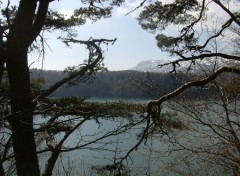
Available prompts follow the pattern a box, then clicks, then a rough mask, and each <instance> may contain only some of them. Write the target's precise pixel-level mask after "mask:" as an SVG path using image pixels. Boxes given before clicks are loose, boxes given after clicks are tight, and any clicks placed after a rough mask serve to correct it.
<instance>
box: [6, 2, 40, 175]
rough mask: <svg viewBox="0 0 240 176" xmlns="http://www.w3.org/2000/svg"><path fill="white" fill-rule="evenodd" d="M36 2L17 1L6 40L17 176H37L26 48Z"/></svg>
mask: <svg viewBox="0 0 240 176" xmlns="http://www.w3.org/2000/svg"><path fill="white" fill-rule="evenodd" d="M36 7H37V1H36V0H21V1H20V3H19V7H18V11H17V14H16V17H15V19H14V22H13V24H12V25H11V27H10V30H9V34H8V38H7V49H6V67H7V72H8V79H9V85H10V99H11V113H12V115H11V117H10V119H9V122H10V124H11V127H12V140H13V150H14V156H15V161H16V168H17V174H18V176H40V170H39V165H38V158H37V153H36V144H35V139H34V131H33V115H32V114H33V113H32V112H33V109H32V97H31V89H30V74H29V68H28V47H29V45H31V42H32V39H31V34H32V32H33V31H32V27H33V21H34V16H35V10H36Z"/></svg>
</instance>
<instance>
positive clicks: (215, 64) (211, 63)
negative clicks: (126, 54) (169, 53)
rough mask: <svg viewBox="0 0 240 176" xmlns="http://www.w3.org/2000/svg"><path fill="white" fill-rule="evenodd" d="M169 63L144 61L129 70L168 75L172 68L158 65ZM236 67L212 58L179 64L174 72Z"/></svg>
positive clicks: (225, 61) (197, 71) (198, 71)
mask: <svg viewBox="0 0 240 176" xmlns="http://www.w3.org/2000/svg"><path fill="white" fill-rule="evenodd" d="M167 62H169V61H167V60H144V61H141V62H140V63H139V64H137V65H136V66H135V67H133V68H132V69H130V70H134V71H141V72H158V73H169V72H171V71H172V70H173V66H172V65H171V64H170V65H166V66H163V67H161V68H160V67H158V65H160V64H164V63H167ZM233 64H234V65H236V64H239V63H236V62H234V63H233V62H231V63H229V61H227V60H224V59H217V60H216V59H214V58H208V59H204V60H198V61H196V62H195V63H194V64H193V63H191V62H189V61H184V62H180V63H179V65H176V70H177V71H178V72H183V73H186V72H191V73H200V72H201V71H203V70H205V71H206V70H208V71H211V70H213V69H217V68H219V67H223V66H227V65H228V66H229V65H233Z"/></svg>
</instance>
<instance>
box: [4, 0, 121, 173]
mask: <svg viewBox="0 0 240 176" xmlns="http://www.w3.org/2000/svg"><path fill="white" fill-rule="evenodd" d="M53 1H54V0H30V1H29V0H20V1H19V6H18V7H17V6H11V2H12V1H11V0H9V1H8V3H7V5H6V8H5V9H2V17H1V26H0V29H1V30H0V34H1V37H0V38H1V42H0V45H1V47H0V55H1V57H0V58H1V59H0V69H1V70H0V71H1V72H0V80H1V84H2V82H3V80H2V78H3V76H4V72H5V71H6V72H7V79H8V82H9V90H10V91H9V93H10V107H11V110H9V112H10V113H9V114H6V113H5V115H3V116H2V119H4V120H7V121H8V123H9V124H10V127H9V128H10V130H11V137H10V138H11V139H10V141H12V146H13V151H14V157H15V161H16V168H17V173H18V175H24V176H27V175H34V176H37V175H40V171H39V165H38V157H37V151H36V144H35V136H34V129H33V112H34V108H36V105H37V104H38V103H39V102H40V101H41V100H43V99H44V98H45V97H47V96H48V95H49V94H51V93H52V92H53V91H55V90H56V89H57V88H58V87H59V86H61V85H63V84H65V83H67V82H69V81H73V80H74V79H75V81H76V79H82V80H86V79H87V78H88V77H89V76H90V75H91V74H93V73H94V72H96V71H97V70H101V69H102V65H101V63H102V60H103V56H102V50H101V48H100V45H101V44H103V43H109V42H110V43H113V42H114V41H115V39H113V40H107V39H99V40H98V39H96V40H95V39H90V40H88V41H80V40H75V39H73V37H74V34H73V33H71V30H70V29H71V28H72V27H74V26H79V25H83V24H84V23H85V22H86V20H87V19H90V20H93V21H96V20H98V19H101V18H105V17H110V13H111V9H112V6H114V5H119V4H120V3H121V1H115V0H113V1H104V5H106V7H102V6H99V4H101V3H102V1H95V0H94V1H92V0H90V1H82V5H83V6H82V7H79V9H76V10H75V12H74V14H73V15H72V16H71V17H70V18H69V19H65V18H64V16H63V15H62V14H59V13H58V12H56V11H53V10H50V9H49V4H50V3H52V2H53ZM43 30H46V31H54V30H62V31H65V32H67V33H68V35H69V37H68V38H65V39H63V40H64V42H65V43H66V44H69V43H79V44H84V45H86V47H87V49H88V50H89V58H88V59H87V61H86V63H83V64H82V65H79V67H75V68H71V69H69V73H70V74H69V76H68V77H66V78H65V79H63V80H61V81H59V82H58V83H56V84H55V85H53V86H52V87H51V88H50V89H48V90H46V91H43V92H41V93H40V94H38V95H37V96H36V97H33V96H32V94H31V87H30V73H29V68H28V53H29V52H31V51H32V50H35V49H40V50H41V48H38V47H37V46H38V42H41V41H44V40H43V36H42V35H41V31H43ZM42 49H43V48H42ZM4 108H5V109H6V107H4ZM53 157H55V159H56V158H57V155H56V154H55V156H53ZM26 168H27V169H26ZM1 173H2V174H3V169H1Z"/></svg>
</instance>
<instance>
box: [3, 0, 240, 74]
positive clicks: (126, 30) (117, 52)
mask: <svg viewBox="0 0 240 176" xmlns="http://www.w3.org/2000/svg"><path fill="white" fill-rule="evenodd" d="M149 1H153V0H149ZM162 1H165V2H170V1H173V0H162ZM232 1H235V2H237V3H239V0H232ZM3 2H4V1H3ZM11 2H13V3H14V2H15V3H17V2H18V0H12V1H11ZM141 2H142V0H126V3H125V4H124V5H123V6H121V7H117V8H115V9H114V11H113V14H112V17H111V18H107V19H102V20H99V21H97V22H94V23H93V22H90V21H88V22H87V23H86V24H85V25H82V26H80V27H77V28H75V30H76V31H77V33H78V36H77V37H76V39H79V40H88V39H89V38H90V37H93V38H95V39H101V38H106V39H114V38H117V41H116V43H115V44H114V45H109V46H108V47H106V46H103V50H104V56H105V59H104V63H105V66H106V67H107V68H108V69H109V70H111V71H113V70H127V69H131V68H133V67H134V66H136V65H137V64H138V63H139V62H141V61H144V60H166V61H168V60H170V59H175V58H170V56H169V54H168V53H164V52H161V50H160V49H159V48H158V47H157V44H156V40H155V36H156V35H157V34H152V33H149V32H148V31H145V30H143V29H142V28H141V26H140V25H139V24H138V21H137V20H136V17H137V15H138V12H139V11H134V12H132V13H130V14H129V15H126V14H127V13H128V12H130V11H131V10H133V9H135V8H136V7H137V6H138V4H139V3H141ZM146 2H148V1H146ZM80 5H81V1H80V0H56V1H53V2H51V3H50V8H51V9H54V10H57V11H59V12H62V13H64V14H66V15H67V14H71V13H73V10H74V9H75V8H76V7H79V6H80ZM231 8H237V9H239V6H236V3H235V4H234V3H233V6H232V7H231ZM218 11H219V9H217V7H216V6H214V7H211V6H209V12H211V13H213V14H217V15H218V16H219V17H218V18H219V19H220V20H225V18H226V20H227V19H228V18H229V17H228V15H226V14H222V13H216V12H218ZM212 17H214V16H212ZM215 17H216V16H215ZM215 17H214V18H215ZM214 18H212V21H211V20H210V21H209V22H208V23H209V24H210V25H214V23H213V22H214V20H215V19H214ZM201 27H202V26H199V28H201ZM220 27H221V25H220ZM166 32H167V33H168V34H174V33H173V32H174V29H171V28H170V29H168V30H167V31H166ZM59 36H60V32H53V33H51V34H49V33H45V34H44V37H45V38H46V42H47V44H48V46H49V48H48V47H47V50H46V52H45V57H44V59H43V58H42V57H39V55H38V54H36V53H31V54H30V55H29V66H30V68H42V69H46V70H64V68H66V67H68V66H74V65H75V66H76V65H79V64H81V63H82V62H83V60H85V59H87V51H86V49H85V46H80V45H77V44H74V45H71V47H67V46H66V45H65V44H64V43H62V42H61V41H60V40H58V39H57V38H58V37H59Z"/></svg>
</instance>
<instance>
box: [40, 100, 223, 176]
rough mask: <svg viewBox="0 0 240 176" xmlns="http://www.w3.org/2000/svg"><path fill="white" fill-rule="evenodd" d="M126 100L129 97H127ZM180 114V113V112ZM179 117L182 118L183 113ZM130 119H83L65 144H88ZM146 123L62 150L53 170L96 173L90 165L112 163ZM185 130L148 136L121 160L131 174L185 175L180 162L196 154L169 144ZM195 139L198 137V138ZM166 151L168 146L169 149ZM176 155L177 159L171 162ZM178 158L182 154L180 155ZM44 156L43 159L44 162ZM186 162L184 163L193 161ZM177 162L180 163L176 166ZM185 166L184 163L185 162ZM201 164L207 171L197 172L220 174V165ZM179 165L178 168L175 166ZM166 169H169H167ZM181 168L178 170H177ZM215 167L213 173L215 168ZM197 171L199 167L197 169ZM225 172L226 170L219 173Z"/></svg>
mask: <svg viewBox="0 0 240 176" xmlns="http://www.w3.org/2000/svg"><path fill="white" fill-rule="evenodd" d="M115 100H116V99H91V101H98V102H106V101H115ZM128 101H129V100H128ZM130 102H133V103H145V102H147V100H130ZM163 108H164V109H163V111H170V110H171V109H170V108H169V107H168V106H164V107H163ZM180 116H181V113H180ZM181 118H185V116H184V115H183V114H182V117H181ZM140 120H141V117H139V115H135V116H134V121H135V122H137V121H140ZM129 122H130V121H129V120H128V119H125V118H115V119H104V118H103V119H100V120H99V123H96V121H95V120H92V121H87V122H85V123H84V124H83V125H82V126H81V127H80V128H79V130H78V131H77V132H76V133H74V134H73V135H72V136H71V137H70V138H69V140H68V141H66V143H65V146H75V145H77V144H81V145H84V144H87V143H89V142H90V141H94V140H96V139H98V138H101V137H102V136H104V135H106V134H109V133H110V132H112V131H115V130H116V129H121V130H123V128H122V127H124V125H126V124H128V123H129ZM145 125H146V124H144V123H143V124H138V125H135V126H134V127H132V128H129V129H127V130H123V132H122V133H121V134H116V135H113V136H110V137H107V138H104V139H103V140H99V141H97V142H96V143H93V144H89V145H87V146H84V147H82V148H81V149H79V150H75V151H72V152H68V153H64V154H63V155H62V156H61V157H60V158H59V160H58V163H57V166H56V168H55V170H54V174H55V175H56V176H58V175H59V176H60V175H67V174H63V173H64V172H63V170H68V172H70V174H69V175H73V176H80V175H81V176H88V175H96V173H95V172H93V170H92V169H91V168H92V167H93V166H97V167H101V166H104V165H111V164H113V162H114V159H116V158H121V157H123V156H125V155H126V153H127V152H128V151H129V150H130V149H131V148H132V147H133V146H134V145H136V143H137V142H138V138H137V135H138V134H140V133H141V132H142V130H143V128H144V127H145ZM183 133H184V132H180V131H172V133H170V134H167V135H160V134H159V135H157V136H155V137H153V138H151V137H149V139H148V141H147V142H146V143H142V144H141V146H140V147H139V148H138V149H137V150H134V151H133V152H132V153H131V154H130V156H129V157H128V158H127V159H126V160H124V164H125V165H126V166H127V168H128V169H129V170H130V173H131V174H130V175H136V176H144V175H145V176H146V175H147V176H154V175H156V176H157V175H164V176H165V175H168V176H178V175H187V173H188V171H189V170H190V169H189V168H186V170H185V171H186V173H182V170H184V169H183V166H182V165H181V164H182V163H184V164H186V162H189V160H188V159H187V157H188V158H191V159H192V163H194V162H195V161H194V158H195V156H194V155H193V154H191V153H186V154H185V153H184V152H182V151H178V152H173V151H174V150H175V149H177V148H174V147H175V146H173V145H172V143H174V140H175V139H176V138H177V137H178V136H181V135H183ZM192 134H193V133H189V132H188V135H189V138H188V140H193V138H194V135H192ZM197 142H198V141H197ZM171 149H172V151H171V152H169V150H171ZM173 149H174V150H173ZM179 154H181V157H182V156H184V157H185V156H186V158H185V159H186V161H185V160H184V159H183V160H182V161H179V160H177V159H179V158H180V156H179ZM175 158H176V161H175V162H174V160H175ZM180 159H181V158H180ZM170 160H171V161H172V160H173V161H172V165H171V166H169V164H168V161H170ZM45 162H46V161H44V159H43V160H42V163H45ZM192 163H187V164H192ZM177 164H179V167H181V169H179V168H178V166H177ZM184 167H185V165H184ZM202 167H203V166H202V165H200V164H197V163H196V168H194V169H199V170H200V169H201V170H202V169H203V168H202ZM210 167H211V166H209V168H207V167H206V165H204V169H205V170H209V173H207V172H206V171H204V172H203V173H204V174H199V175H205V174H206V173H207V174H206V175H211V176H213V175H219V172H218V171H219V169H218V168H216V169H214V168H213V167H212V168H210ZM177 169H179V170H177ZM169 170H172V172H171V171H169ZM180 170H181V172H180ZM215 170H216V172H215V174H213V173H214V171H215ZM199 173H200V171H199ZM222 175H225V174H222Z"/></svg>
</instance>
